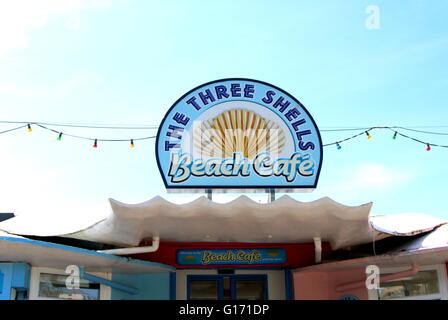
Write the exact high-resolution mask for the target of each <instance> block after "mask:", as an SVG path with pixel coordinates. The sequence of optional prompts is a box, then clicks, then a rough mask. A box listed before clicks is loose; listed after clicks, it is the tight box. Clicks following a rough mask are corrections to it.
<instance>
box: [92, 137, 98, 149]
mask: <svg viewBox="0 0 448 320" xmlns="http://www.w3.org/2000/svg"><path fill="white" fill-rule="evenodd" d="M97 142H98V140H97V139H95V142H94V143H93V147H94V148H97V147H98V143H97Z"/></svg>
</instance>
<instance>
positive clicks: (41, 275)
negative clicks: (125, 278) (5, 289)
mask: <svg viewBox="0 0 448 320" xmlns="http://www.w3.org/2000/svg"><path fill="white" fill-rule="evenodd" d="M92 274H95V275H96V276H99V277H102V278H105V279H110V274H106V273H92ZM68 276H69V275H68V274H66V273H65V272H64V270H60V269H52V268H35V267H33V268H32V270H31V282H30V295H29V299H30V300H106V299H110V288H109V287H107V286H104V285H101V284H99V283H93V282H90V281H87V280H85V279H82V278H80V279H79V289H68V288H67V287H66V284H65V280H66V279H67V277H68Z"/></svg>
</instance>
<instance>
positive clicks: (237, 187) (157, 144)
mask: <svg viewBox="0 0 448 320" xmlns="http://www.w3.org/2000/svg"><path fill="white" fill-rule="evenodd" d="M223 81H252V82H256V83H260V84H263V85H267V86H271V87H272V88H274V89H276V90H278V91H280V92H282V93H284V94H286V95H288V96H289V97H290V98H292V100H293V101H294V102H295V103H297V104H298V105H299V106H300V107H301V108H302V109H303V111H305V113H306V114H307V116H308V117H309V119H310V120H311V122H312V124H313V126H314V127H315V128H316V133H317V137H318V139H319V146H320V150H319V152H320V161H319V167H318V168H317V173H316V180H315V182H314V184H313V185H311V186H310V185H304V186H301V185H291V186H288V185H285V186H284V187H283V186H279V185H262V186H254V185H249V186H246V185H228V186H223V185H218V186H215V185H207V186H204V185H183V186H182V185H175V186H173V185H168V183H167V180H166V177H165V174H164V172H163V169H162V166H161V164H160V158H159V148H158V146H159V137H160V132H161V130H162V127H163V124H164V123H165V121H166V118H167V117H168V115H169V114H170V113H171V111H172V110H173V109H174V107H176V105H177V104H178V103H179V102H181V101H182V100H183V99H184V98H185V97H186V96H188V95H189V94H191V93H192V92H194V91H196V90H198V89H200V88H202V87H205V86H208V85H211V84H213V83H218V82H223ZM155 153H156V160H157V167H158V169H159V172H160V174H161V176H162V180H163V184H164V185H165V188H166V189H167V190H169V189H185V190H188V189H199V190H204V191H205V190H207V189H228V190H240V189H267V190H268V189H274V190H283V189H315V188H316V186H317V183H318V181H319V176H320V170H321V168H322V162H323V148H322V138H321V136H320V132H319V128H318V127H317V125H316V122H315V121H314V119H313V117H312V116H311V114H310V113H309V112H308V110H307V109H306V108H305V106H304V105H303V104H302V103H301V102H300V101H299V100H297V99H296V98H295V97H294V96H293V95H291V94H290V93H288V92H287V91H285V90H283V89H281V88H279V87H277V86H274V85H272V84H270V83H268V82H264V81H260V80H254V79H249V78H224V79H219V80H213V81H210V82H206V83H203V84H201V85H199V86H197V87H195V88H193V89H191V90H190V91H188V92H187V93H185V94H184V95H182V96H181V97H180V98H179V99H177V100H176V102H174V103H173V104H172V105H171V107H170V108H169V109H168V111H167V112H166V113H165V116H164V117H163V119H162V121H161V124H160V126H159V129H158V130H157V136H156V143H155Z"/></svg>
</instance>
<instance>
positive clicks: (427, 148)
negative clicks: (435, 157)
mask: <svg viewBox="0 0 448 320" xmlns="http://www.w3.org/2000/svg"><path fill="white" fill-rule="evenodd" d="M430 150H431V147H430V146H429V143H427V144H426V151H430Z"/></svg>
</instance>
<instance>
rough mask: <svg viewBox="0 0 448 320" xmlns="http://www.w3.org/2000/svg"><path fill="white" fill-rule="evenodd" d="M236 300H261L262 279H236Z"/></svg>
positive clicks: (262, 297)
mask: <svg viewBox="0 0 448 320" xmlns="http://www.w3.org/2000/svg"><path fill="white" fill-rule="evenodd" d="M235 282H236V299H237V300H263V299H264V295H263V293H264V281H263V280H261V279H260V280H236V281H235Z"/></svg>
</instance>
